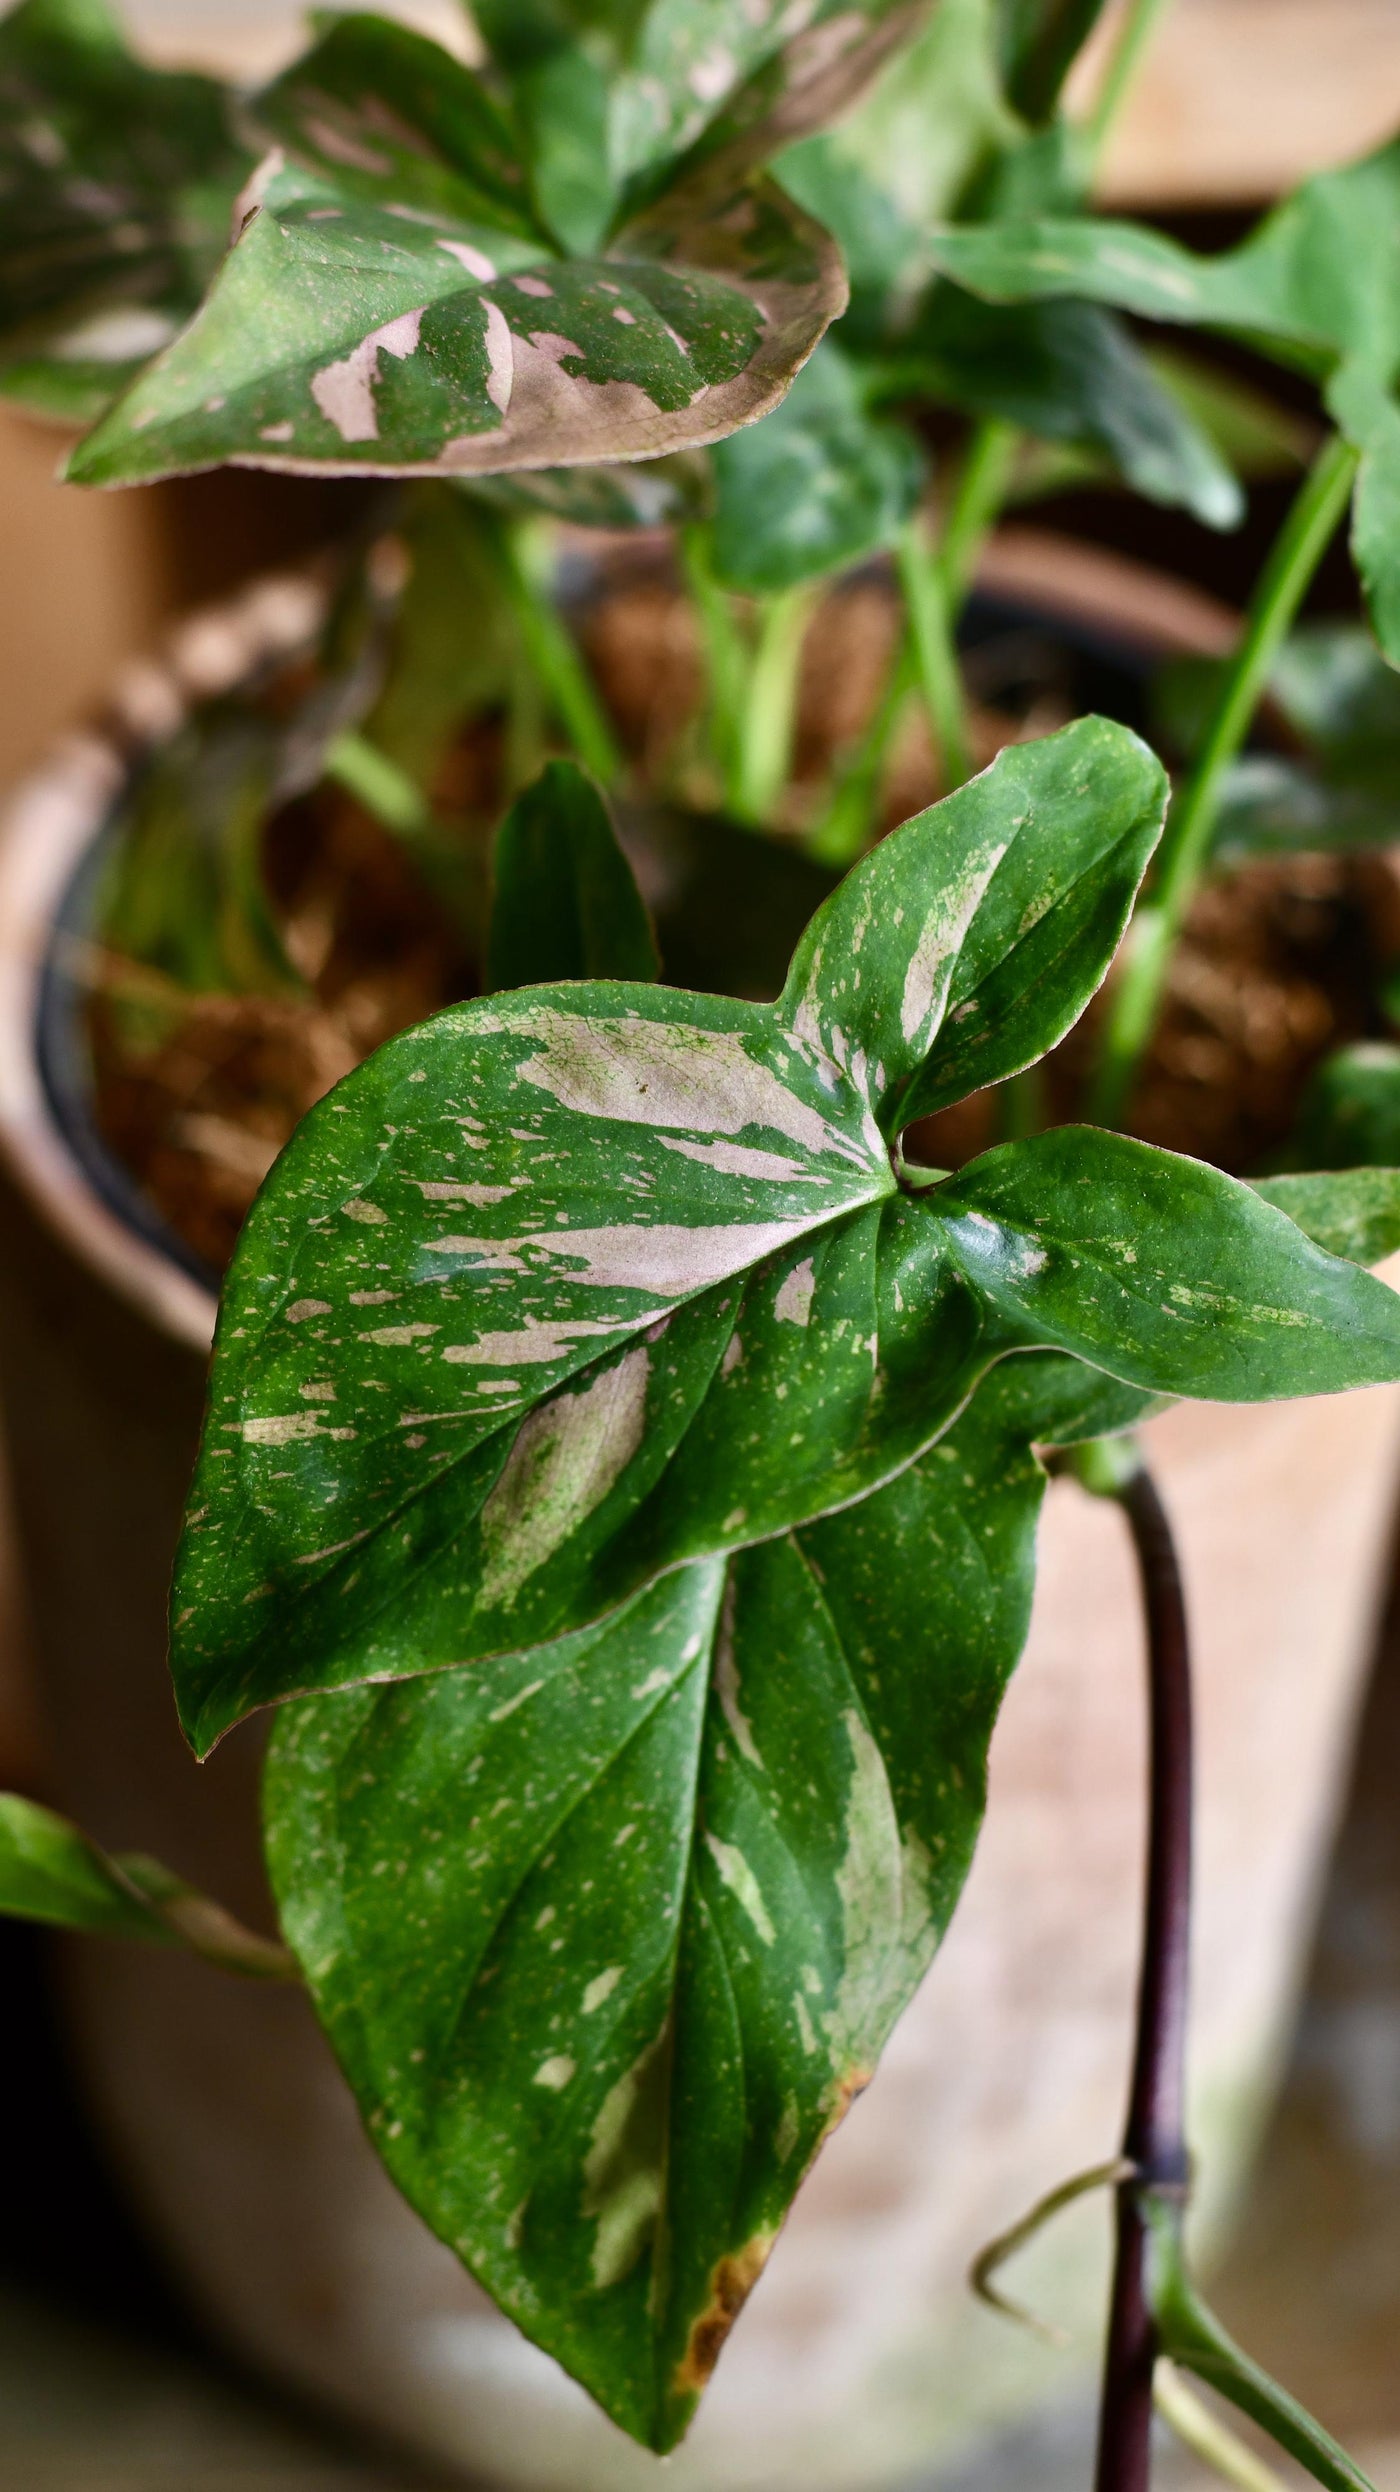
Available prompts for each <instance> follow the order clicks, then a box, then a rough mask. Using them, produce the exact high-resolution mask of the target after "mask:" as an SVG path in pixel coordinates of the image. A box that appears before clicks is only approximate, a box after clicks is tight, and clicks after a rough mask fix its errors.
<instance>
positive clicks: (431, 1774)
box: [266, 1358, 1134, 2449]
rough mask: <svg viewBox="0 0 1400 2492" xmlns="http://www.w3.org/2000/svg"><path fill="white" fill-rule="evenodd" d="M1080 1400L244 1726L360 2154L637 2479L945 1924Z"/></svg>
mask: <svg viewBox="0 0 1400 2492" xmlns="http://www.w3.org/2000/svg"><path fill="white" fill-rule="evenodd" d="M1112 1395H1113V1389H1112V1388H1109V1391H1108V1394H1107V1395H1106V1393H1105V1389H1104V1382H1103V1379H1101V1378H1095V1377H1094V1376H1093V1375H1092V1374H1091V1372H1090V1371H1089V1370H1087V1369H1085V1368H1082V1367H1079V1366H1077V1365H1076V1364H1075V1363H1074V1362H1072V1361H1068V1360H1059V1359H1044V1358H1035V1359H1023V1360H1013V1361H1012V1362H1010V1364H1009V1365H1008V1366H1007V1367H1005V1368H1003V1369H1000V1370H998V1371H997V1374H996V1375H995V1376H994V1377H992V1378H991V1379H989V1380H988V1382H987V1383H986V1384H985V1385H984V1386H983V1387H982V1389H981V1391H980V1392H979V1394H978V1396H977V1399H976V1401H975V1402H974V1404H973V1406H972V1408H971V1410H970V1411H969V1412H968V1413H967V1414H966V1416H965V1417H964V1418H963V1419H962V1420H961V1421H960V1422H959V1424H958V1426H957V1427H956V1428H955V1429H954V1431H953V1432H952V1434H951V1435H950V1436H949V1437H948V1438H947V1439H946V1440H945V1442H944V1444H943V1445H942V1446H941V1447H940V1448H939V1449H938V1451H937V1452H936V1453H935V1454H933V1455H931V1456H930V1457H928V1459H927V1460H926V1461H924V1462H922V1463H919V1464H917V1465H915V1467H914V1468H913V1469H912V1470H910V1471H907V1472H906V1473H905V1474H904V1476H903V1477H902V1478H901V1479H900V1480H898V1481H897V1482H895V1483H894V1484H893V1485H892V1486H891V1487H889V1488H887V1489H884V1490H883V1491H881V1492H880V1494H879V1495H877V1496H875V1497H873V1498H870V1499H868V1500H867V1501H866V1502H865V1503H864V1504H863V1505H860V1506H857V1507H856V1508H854V1509H853V1510H852V1511H851V1512H849V1513H846V1514H840V1515H835V1516H833V1517H831V1518H829V1519H828V1520H827V1521H825V1522H821V1523H816V1524H813V1525H811V1526H809V1527H808V1528H807V1529H806V1530H804V1531H802V1532H800V1533H798V1534H795V1535H793V1536H791V1537H787V1538H784V1539H781V1540H778V1541H775V1542H772V1543H770V1544H769V1545H767V1546H765V1547H763V1548H757V1549H751V1550H748V1551H745V1552H743V1553H742V1554H740V1555H738V1556H736V1557H734V1558H731V1559H728V1560H725V1559H711V1560H705V1561H702V1562H701V1563H699V1564H697V1565H692V1566H688V1567H685V1568H683V1569H682V1570H681V1571H680V1572H679V1573H677V1574H673V1575H670V1576H667V1577H666V1578H664V1579H663V1581H662V1582H660V1583H658V1584H656V1585H654V1586H653V1587H652V1588H651V1589H650V1590H649V1591H647V1592H644V1593H642V1594H641V1595H640V1596H639V1597H638V1598H637V1599H635V1600H634V1601H632V1602H631V1603H629V1604H628V1605H627V1606H626V1607H625V1608H624V1609H623V1610H622V1611H620V1612H619V1613H618V1614H617V1615H616V1616H614V1617H613V1618H611V1619H609V1620H608V1621H607V1622H606V1623H605V1624H604V1625H602V1626H600V1627H596V1628H593V1629H591V1630H590V1631H589V1632H588V1633H586V1634H584V1635H581V1636H574V1637H570V1638H567V1639H565V1640H564V1641H562V1642H559V1643H555V1644H551V1645H549V1646H547V1647H545V1648H543V1649H541V1650H536V1651H533V1652H526V1653H520V1654H516V1655H514V1656H512V1657H510V1658H507V1659H502V1660H494V1661H487V1662H483V1663H481V1664H480V1665H478V1666H477V1667H476V1668H474V1669H471V1670H453V1671H446V1672H443V1673H442V1674H441V1675H439V1676H436V1677H433V1678H427V1679H419V1680H417V1681H415V1682H413V1683H412V1684H410V1685H408V1686H400V1687H394V1688H364V1689H360V1690H358V1691H356V1692H354V1693H352V1694H351V1695H349V1696H343V1697H337V1698H335V1699H334V1700H323V1701H320V1702H311V1703H307V1704H301V1705H297V1706H295V1707H292V1708H289V1709H288V1711H287V1712H286V1713H284V1715H283V1717H282V1719H281V1722H280V1724H279V1726H278V1730H277V1733H276V1735H275V1739H274V1743H273V1748H272V1752H271V1756H270V1759H269V1766H268V1775H267V1784H266V1808H267V1821H268V1829H269V1859H270V1864H271V1869H272V1875H273V1880H274V1883H275V1887H276V1890H277V1895H278V1899H279V1904H280V1909H281V1912H282V1916H283V1922H284V1926H285V1927H286V1929H287V1931H288V1934H289V1936H290V1938H291V1941H292V1944H293V1946H294V1947H295V1949H296V1951H297V1953H298V1955H299V1956H300V1958H301V1961H302V1963H303V1965H304V1966H305V1968H306V1973H307V1978H308V1980H309V1982H310V1983H311V1986H312V1991H313V1995H314V1998H315V2001H316V2005H317V2009H318V2011H319V2013H320V2015H321V2018H322V2020H323V2022H324V2024H325V2026H326V2029H327V2032H328V2033H329V2035H330V2038H331V2040H332V2042H333V2044H334V2046H335V2048H336V2051H337V2053H338V2055H339V2056H340V2058H341V2062H342V2065H343V2066H344V2068H345V2072H346V2074H347V2076H348V2077H349V2079H350V2082H351V2084H352V2086H353V2087H354V2089H355V2093H356V2095H357V2098H358V2100H359V2103H360V2106H361V2109H362V2111H363V2113H364V2115H365V2117H366V2119H367V2121H368V2124H369V2128H370V2134H371V2136H372V2137H373V2139H374V2142H375V2144H376V2146H377V2148H378V2150H379V2152H380V2153H381V2154H382V2155H383V2157H384V2159H385V2162H386V2164H387V2165H388V2168H389V2170H390V2172H391V2173H392V2175H393V2177H394V2179H395V2180H396V2182H397V2183H398V2185H399V2187H400V2188H401V2189H402V2190H403V2191H404V2193H405V2195H406V2196H407V2197H408V2198H409V2199H410V2201H411V2202H412V2204H413V2205H414V2206H415V2207H417V2209H418V2211H419V2212H420V2214H422V2215H423V2216H424V2217H425V2218H426V2220H427V2221H428V2222H429V2223H430V2224H431V2225H432V2227H433V2229H434V2230H435V2231H436V2232H437V2233H438V2234H439V2235H440V2237H441V2238H442V2239H443V2240H444V2241H446V2242H448V2243H449V2245H450V2246H451V2247H452V2248H453V2249H454V2250H455V2251H456V2252H457V2255H458V2256H459V2257H460V2258H461V2259H463V2260H464V2262H465V2263H466V2264H467V2265H468V2266H469V2267H470V2268H471V2269H472V2271H473V2272H474V2273H475V2274H476V2275H477V2276H478V2277H479V2278H480V2279H481V2281H482V2282H483V2283H484V2284H485V2285H486V2287H487V2289H488V2290H489V2291H490V2292H491V2293H492V2294H493V2295H494V2296H495V2297H496V2299H497V2300H498V2301H499V2302H500V2304H501V2305H502V2307H503V2308H504V2309H506V2310H507V2311H509V2313H510V2314H511V2316H512V2317H513V2318H515V2319H516V2320H517V2321H518V2322H519V2324H520V2325H521V2327H522V2328H524V2330H525V2331H526V2333H527V2334H528V2335H530V2336H532V2337H533V2338H534V2339H535V2340H536V2342H537V2343H539V2344H542V2345H544V2346H545V2347H546V2348H547V2349H548V2350H549V2351H550V2352H551V2353H553V2354H555V2355H556V2356H557V2357H558V2358H559V2360H560V2361H562V2362H563V2363H564V2364H565V2365H566V2367H567V2368H568V2369H569V2370H570V2371H572V2372H573V2374H574V2376H575V2377H576V2378H578V2379H580V2380H582V2382H583V2383H584V2385H585V2386H586V2387H587V2388H588V2389H589V2390H591V2392H592V2394H593V2395H594V2396H595V2397H597V2398H598V2399H599V2401H600V2402H601V2403H602V2404H603V2405H604V2407H605V2408H606V2410H607V2411H608V2413H609V2414H611V2415H612V2416H613V2418H614V2420H615V2421H617V2422H618V2423H620V2424H621V2425H622V2426H623V2428H624V2429H625V2430H627V2431H630V2432H631V2433H633V2434H634V2436H635V2437H637V2438H638V2439H640V2440H643V2441H645V2442H646V2443H648V2444H649V2445H650V2446H652V2447H654V2448H658V2449H664V2448H668V2447H670V2446H671V2445H673V2443H674V2442H675V2441H676V2440H677V2439H678V2438H679V2436H680V2434H681V2432H682V2431H683V2430H684V2428H685V2425H686V2423H687V2421H688V2419H689V2416H690V2414H691V2412H692V2411H693V2409H694V2406H695V2403H696V2401H697V2398H698V2395H699V2393H700V2391H701V2389H702V2388H703V2386H704V2384H705V2381H706V2379H707V2377H708V2375H709V2373H710V2371H711V2369H712V2368H713V2365H714V2361H715V2358H716V2356H717V2354H718V2352H719V2350H720V2347H721V2345H722V2343H723V2340H724V2337H725V2336H726V2334H727V2332H728V2329H729V2327H730V2325H731V2323H732V2321H733V2319H734V2317H735V2315H736V2313H737V2311H738V2308H739V2306H740V2304H741V2302H742V2300H743V2298H744V2295H745V2294H746V2293H747V2291H748V2289H749V2287H750V2285H751V2284H752V2283H753V2282H754V2281H755V2279H756V2277H757V2275H758V2273H759V2271H760V2269H761V2267H762V2265H763V2261H764V2259H765V2257H766V2256H767V2253H768V2250H769V2248H770V2246H771V2244H772V2241H773V2238H774V2235H775V2234H776V2232H777V2230H778V2227H779V2225H780V2223H781V2221H782V2218H783V2215H784V2214H785V2212H786V2209H787V2206H788V2204H789V2201H790V2200H791V2197H792V2195H793V2192H794V2190H795V2188H796V2186H797V2184H798V2182H799V2180H800V2179H801V2177H802V2174H803V2172H804V2171H805V2169H806V2167H807V2165H808V2163H809V2162H810V2160H811V2157H812V2155H813V2153H814V2152H815V2151H816V2149H817V2148H818V2146H819V2145H820V2144H821V2142H822V2140H823V2138H824V2137H825V2136H826V2134H827V2133H828V2132H829V2130H830V2129H831V2128H832V2127H833V2126H834V2124H835V2123H836V2121H837V2120H838V2119H839V2118H840V2116H841V2114H842V2113H843V2111H844V2110H845V2109H846V2107H847V2105H848V2104H849V2102H850V2101H851V2099H852V2097H853V2096H854V2095H855V2094H856V2093H858V2092H859V2091H860V2089H861V2087H862V2086H863V2085H864V2084H865V2083H866V2081H867V2080H868V2078H869V2076H870V2075H871V2074H872V2073H873V2070H874V2066H875V2062H876V2060H877V2058H878V2056H879V2053H880V2050H881V2048H882V2046H883V2043H884V2041H885V2038H886V2036H887V2034H888V2032H889V2030H890V2027H891V2025H892V2024H893V2022H894V2020H895V2018H896V2017H897V2016H898V2014H899V2013H900V2010H901V2009H902V2008H903V2007H904V2006H905V2005H906V2003H907V2001H908V2000H909V1998H910V1997H911V1996H912V1994H913V1991H914V1989H915V1988H916V1986H917V1984H918V1982H919V1979H920V1977H921V1976H922V1974H923V1972H924V1970H925V1969H926V1967H927V1965H928V1963H929V1961H930V1959H931V1957H932V1955H933V1953H934V1950H935V1948H936V1946H937V1944H938V1940H939V1937H940V1935H941V1933H942V1931H943V1929H944V1927H945V1926H946V1923H947V1921H948V1918H949V1915H950V1913H951V1911H952V1909H953V1905H954V1903H955V1901H956V1899H957V1896H958V1893H959V1891H960V1889H961V1886H962V1883H963V1880H964V1878H965V1876H966V1872H967V1868H968V1864H969V1861H970V1859H971V1854H972V1847H973V1844H974V1841H975V1839H976V1834H977V1829H978V1826H979V1823H980V1820H981V1816H982V1810H983V1805H984V1799H985V1789H986V1751H987V1742H988V1739H989V1737H990V1734H991V1729H992V1725H993V1722H994V1720H995V1718H996V1712H997V1708H998V1705H999V1703H1000V1700H1001V1696H1002V1692H1003V1690H1004V1687H1005V1684H1006V1680H1007V1678H1008V1676H1009V1674H1010V1671H1011V1669H1012V1667H1013V1666H1014V1664H1015V1661H1016V1659H1017V1656H1018V1655H1019V1653H1020V1650H1021V1646H1022V1644H1023V1642H1024V1639H1025V1633H1026V1625H1027V1620H1028V1616H1029V1608H1030V1595H1031V1589H1032V1582H1033V1572H1034V1534H1035V1524H1036V1516H1037V1512H1038V1509H1039V1505H1040V1500H1041V1495H1042V1492H1043V1486H1044V1478H1043V1474H1042V1473H1041V1471H1040V1468H1039V1466H1038V1464H1037V1463H1036V1462H1035V1460H1034V1459H1033V1457H1032V1455H1031V1452H1030V1438H1031V1435H1032V1433H1034V1434H1036V1435H1038V1436H1040V1437H1041V1438H1042V1439H1044V1438H1055V1439H1058V1438H1059V1437H1060V1436H1061V1435H1062V1434H1073V1433H1075V1432H1076V1431H1077V1430H1079V1429H1083V1428H1086V1427H1087V1428H1094V1427H1096V1426H1101V1425H1102V1424H1103V1423H1104V1422H1105V1420H1108V1421H1109V1423H1110V1424H1112V1423H1117V1422H1120V1421H1121V1420H1122V1419H1123V1418H1124V1417H1125V1416H1131V1415H1132V1411H1133V1407H1134V1397H1131V1396H1129V1397H1127V1399H1126V1402H1125V1400H1124V1398H1123V1397H1122V1396H1121V1394H1119V1395H1118V1397H1117V1399H1116V1401H1115V1400H1114V1399H1113V1398H1112ZM386 1864H387V1871H386ZM406 1928H410V1929H412V1931H413V1933H414V1944H413V1948H412V1951H411V1954H410V1955H408V1956H407V1957H406V1955H405V1949H404V1931H405V1929H406Z"/></svg>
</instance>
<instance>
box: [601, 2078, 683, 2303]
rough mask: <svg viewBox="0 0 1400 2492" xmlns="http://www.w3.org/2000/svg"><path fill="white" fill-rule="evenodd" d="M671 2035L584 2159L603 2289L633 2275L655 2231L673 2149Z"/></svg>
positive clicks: (613, 2103) (607, 2111) (606, 2102)
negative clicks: (669, 2138) (669, 2127)
mask: <svg viewBox="0 0 1400 2492" xmlns="http://www.w3.org/2000/svg"><path fill="white" fill-rule="evenodd" d="M665 2040H666V2035H665V2031H664V2029H663V2031H662V2032H661V2033H659V2034H658V2035H657V2037H656V2040H655V2041H654V2042H653V2043H651V2044H650V2045H649V2046H648V2048H647V2049H646V2050H645V2051H643V2052H642V2054H641V2056H640V2058H639V2059H636V2060H634V2061H633V2063H632V2066H631V2067H630V2068H628V2069H626V2070H625V2071H624V2073H623V2075H622V2076H620V2077H619V2078H618V2080H617V2083H616V2084H615V2085H614V2086H613V2087H611V2089H610V2090H609V2092H608V2093H607V2094H606V2095H605V2096H604V2097H603V2102H602V2106H601V2108H600V2110H599V2113H598V2117H597V2119H596V2120H595V2121H594V2124H593V2135H592V2139H591V2141H590V2144H589V2149H588V2153H587V2155H586V2156H585V2158H584V2165H583V2178H584V2196H583V2212H584V2214H585V2216H587V2217H588V2218H589V2219H590V2221H592V2222H595V2223H596V2225H597V2231H596V2233H595V2234H594V2239H593V2260H592V2267H593V2281H594V2284H595V2285H596V2286H597V2287H598V2289H599V2291H600V2292H601V2291H604V2290H606V2288H607V2287H608V2286H609V2285H612V2284H620V2283H621V2281H622V2279H623V2277H624V2276H626V2275H629V2274H630V2273H631V2271H632V2269H633V2268H634V2267H635V2266H636V2263H637V2261H638V2259H639V2258H640V2257H641V2255H642V2252H643V2251H644V2250H645V2248H646V2246H647V2244H648V2242H649V2241H650V2239H651V2237H652V2234H653V2232H654V2231H655V2228H656V2218H657V2213H658V2211H659V2209H660V2205H661V2189H662V2174H663V2170H664V2155H665V2145H666V2111H667V2082H666V2075H667V2071H666V2054H665V2050H664V2047H663V2046H664V2043H665Z"/></svg>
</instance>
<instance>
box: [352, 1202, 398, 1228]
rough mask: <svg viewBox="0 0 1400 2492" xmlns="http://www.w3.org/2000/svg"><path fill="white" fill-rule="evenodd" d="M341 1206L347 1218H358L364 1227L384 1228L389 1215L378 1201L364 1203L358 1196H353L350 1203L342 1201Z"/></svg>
mask: <svg viewBox="0 0 1400 2492" xmlns="http://www.w3.org/2000/svg"><path fill="white" fill-rule="evenodd" d="M340 1208H341V1210H342V1211H343V1212H344V1214H345V1217H346V1219H347V1220H358V1221H359V1222H360V1223H361V1225H362V1226H363V1227H364V1228H369V1229H377V1228H382V1227H383V1225H384V1223H385V1222H386V1221H387V1220H388V1217H389V1215H388V1213H387V1211H383V1210H381V1209H380V1206H379V1204H378V1203H363V1202H361V1201H360V1200H359V1198H358V1197H354V1198H352V1200H351V1201H350V1202H348V1203H342V1204H341V1206H340Z"/></svg>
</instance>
